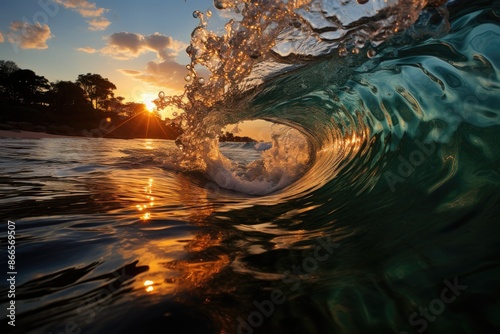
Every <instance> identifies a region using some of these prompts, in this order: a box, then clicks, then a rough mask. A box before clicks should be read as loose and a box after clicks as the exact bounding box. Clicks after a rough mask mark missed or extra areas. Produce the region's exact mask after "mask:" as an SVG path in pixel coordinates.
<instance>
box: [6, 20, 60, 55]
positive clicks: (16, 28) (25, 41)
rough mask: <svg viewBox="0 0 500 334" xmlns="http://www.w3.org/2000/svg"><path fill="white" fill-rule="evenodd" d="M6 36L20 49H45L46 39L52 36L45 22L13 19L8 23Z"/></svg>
mask: <svg viewBox="0 0 500 334" xmlns="http://www.w3.org/2000/svg"><path fill="white" fill-rule="evenodd" d="M7 38H8V39H9V42H11V43H12V44H15V45H17V46H18V47H19V48H21V49H47V48H48V46H47V41H48V40H49V39H51V38H52V33H51V31H50V28H49V26H48V25H46V24H44V25H41V24H40V23H38V22H37V23H35V24H31V23H29V22H21V21H15V22H12V23H11V25H10V32H9V33H8V34H7Z"/></svg>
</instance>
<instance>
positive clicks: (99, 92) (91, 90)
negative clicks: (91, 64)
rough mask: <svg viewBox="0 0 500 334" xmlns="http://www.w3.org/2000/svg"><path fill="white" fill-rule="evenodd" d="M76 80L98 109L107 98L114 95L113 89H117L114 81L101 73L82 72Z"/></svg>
mask: <svg viewBox="0 0 500 334" xmlns="http://www.w3.org/2000/svg"><path fill="white" fill-rule="evenodd" d="M76 82H77V83H78V84H79V85H80V87H81V88H82V89H83V90H84V91H85V94H86V97H87V98H88V99H89V101H90V103H91V104H92V106H93V107H94V109H96V110H97V109H99V108H100V107H102V106H103V102H104V101H105V100H107V99H108V98H112V97H113V96H114V94H113V90H115V89H116V86H115V85H114V84H113V83H112V82H110V81H109V80H108V79H105V78H103V77H101V76H100V75H99V74H91V73H87V74H80V75H79V76H78V79H77V80H76Z"/></svg>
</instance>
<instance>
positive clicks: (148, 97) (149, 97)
mask: <svg viewBox="0 0 500 334" xmlns="http://www.w3.org/2000/svg"><path fill="white" fill-rule="evenodd" d="M156 98H157V96H156V95H154V94H143V95H142V103H144V104H145V105H146V109H147V110H148V111H149V112H153V111H155V110H156V104H154V102H153V101H154V100H155V99H156Z"/></svg>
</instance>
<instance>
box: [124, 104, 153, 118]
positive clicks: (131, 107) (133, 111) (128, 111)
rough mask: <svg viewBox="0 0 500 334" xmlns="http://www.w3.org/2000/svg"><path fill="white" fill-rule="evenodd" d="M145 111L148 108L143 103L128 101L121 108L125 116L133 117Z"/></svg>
mask: <svg viewBox="0 0 500 334" xmlns="http://www.w3.org/2000/svg"><path fill="white" fill-rule="evenodd" d="M147 111H148V110H147V108H146V105H145V104H144V103H136V102H128V103H126V104H125V107H124V108H123V113H124V114H125V116H127V117H134V116H137V115H139V114H142V113H145V112H147Z"/></svg>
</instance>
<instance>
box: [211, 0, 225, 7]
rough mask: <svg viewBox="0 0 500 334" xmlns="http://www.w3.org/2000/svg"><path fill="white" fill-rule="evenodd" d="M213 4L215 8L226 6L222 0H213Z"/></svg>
mask: <svg viewBox="0 0 500 334" xmlns="http://www.w3.org/2000/svg"><path fill="white" fill-rule="evenodd" d="M214 6H215V8H217V9H224V8H226V4H225V3H224V1H222V0H215V1H214Z"/></svg>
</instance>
